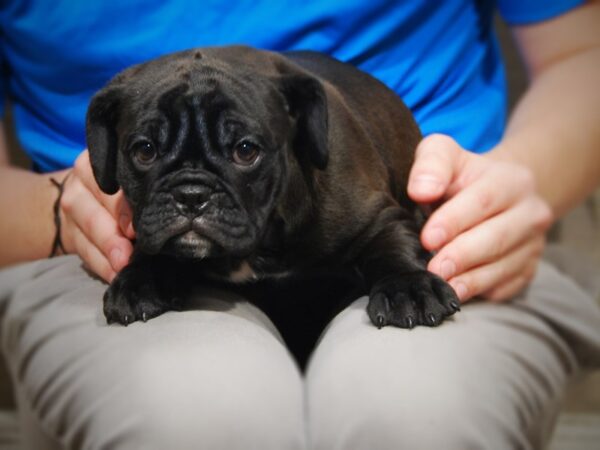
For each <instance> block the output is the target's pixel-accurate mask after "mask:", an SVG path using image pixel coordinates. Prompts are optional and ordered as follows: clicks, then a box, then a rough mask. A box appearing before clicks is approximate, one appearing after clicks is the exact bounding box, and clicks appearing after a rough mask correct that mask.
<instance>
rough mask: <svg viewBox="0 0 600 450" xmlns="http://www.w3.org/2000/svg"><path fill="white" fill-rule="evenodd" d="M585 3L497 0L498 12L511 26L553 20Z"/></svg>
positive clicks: (557, 0)
mask: <svg viewBox="0 0 600 450" xmlns="http://www.w3.org/2000/svg"><path fill="white" fill-rule="evenodd" d="M583 3H585V0H551V1H548V0H497V5H498V10H499V11H500V14H501V15H502V17H503V18H504V20H505V21H506V22H507V23H509V24H510V25H525V24H528V23H535V22H541V21H543V20H547V19H552V18H554V17H556V16H559V15H561V14H563V13H565V12H567V11H570V10H571V9H574V8H575V7H577V6H579V5H581V4H583Z"/></svg>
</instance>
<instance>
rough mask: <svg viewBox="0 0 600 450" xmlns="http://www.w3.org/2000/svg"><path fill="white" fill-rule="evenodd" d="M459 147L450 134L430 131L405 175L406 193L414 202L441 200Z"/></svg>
mask: <svg viewBox="0 0 600 450" xmlns="http://www.w3.org/2000/svg"><path fill="white" fill-rule="evenodd" d="M461 150H462V148H461V147H460V145H458V143H457V142H456V141H455V140H454V139H452V138H451V137H449V136H446V135H443V134H432V135H430V136H427V137H426V138H424V139H423V140H422V141H421V142H420V143H419V145H418V146H417V150H416V153H415V162H414V163H413V166H412V169H411V171H410V175H409V177H408V195H409V197H410V198H411V199H413V200H414V201H415V202H417V203H431V202H435V201H437V200H440V199H441V198H442V196H443V195H444V194H445V193H446V191H447V189H448V186H449V185H450V183H451V182H452V179H453V177H454V174H455V173H456V172H457V169H458V167H459V165H460V162H461V159H462V158H461V154H462V152H461Z"/></svg>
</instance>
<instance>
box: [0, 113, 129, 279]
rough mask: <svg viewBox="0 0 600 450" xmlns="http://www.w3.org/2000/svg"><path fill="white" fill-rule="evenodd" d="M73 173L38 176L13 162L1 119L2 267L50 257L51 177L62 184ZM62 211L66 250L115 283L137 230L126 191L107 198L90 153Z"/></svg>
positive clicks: (68, 186)
mask: <svg viewBox="0 0 600 450" xmlns="http://www.w3.org/2000/svg"><path fill="white" fill-rule="evenodd" d="M67 173H69V171H68V170H63V171H59V172H53V173H48V174H36V173H32V172H29V171H27V170H23V169H18V168H15V167H12V166H10V165H9V158H8V150H7V144H6V140H5V136H4V129H3V127H2V123H1V122H0V214H1V217H2V218H1V219H0V248H1V249H2V250H1V251H0V267H3V266H7V265H10V264H15V263H19V262H24V261H31V260H35V259H40V258H46V257H48V256H49V255H50V251H51V249H52V243H53V241H54V236H55V233H56V228H55V226H54V213H53V205H54V202H55V201H56V199H57V196H58V190H57V189H56V187H54V186H53V185H52V183H51V182H50V178H51V177H52V178H55V179H56V180H57V181H59V182H60V181H62V180H63V179H64V178H65V176H66V175H67ZM60 214H61V222H62V227H61V231H62V232H61V237H62V241H63V245H64V247H65V249H66V251H67V252H68V253H77V254H79V256H81V258H82V259H83V260H84V262H85V263H86V264H87V265H88V266H89V267H90V269H91V270H92V271H93V272H95V273H96V274H98V275H99V276H101V277H102V278H104V279H105V280H108V281H110V280H111V279H112V278H113V277H114V276H115V274H116V272H118V271H119V270H120V269H121V268H122V267H123V266H124V265H125V264H126V263H127V261H128V259H129V256H130V254H131V251H132V245H131V242H130V241H129V240H128V238H132V237H133V229H132V228H131V219H130V213H129V209H128V207H127V205H126V203H125V201H124V198H123V195H122V193H118V194H116V195H114V196H107V195H104V194H103V193H101V192H100V190H99V189H98V186H97V185H96V182H95V180H94V178H93V176H92V171H91V167H90V164H89V159H88V154H87V151H85V152H83V153H82V154H81V156H80V157H79V158H78V159H77V162H76V163H75V167H74V168H73V170H72V171H71V174H70V175H69V179H68V180H67V183H66V184H65V191H64V194H63V197H62V202H61V210H60ZM122 216H124V217H122ZM123 230H125V231H123Z"/></svg>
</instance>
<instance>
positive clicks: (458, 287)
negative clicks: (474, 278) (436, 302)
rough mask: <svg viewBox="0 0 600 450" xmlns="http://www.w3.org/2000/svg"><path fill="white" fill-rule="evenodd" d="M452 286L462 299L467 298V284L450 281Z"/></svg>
mask: <svg viewBox="0 0 600 450" xmlns="http://www.w3.org/2000/svg"><path fill="white" fill-rule="evenodd" d="M450 286H452V288H453V289H454V292H456V295H457V296H458V298H459V299H460V300H465V298H466V296H467V286H465V284H464V283H461V282H453V283H450Z"/></svg>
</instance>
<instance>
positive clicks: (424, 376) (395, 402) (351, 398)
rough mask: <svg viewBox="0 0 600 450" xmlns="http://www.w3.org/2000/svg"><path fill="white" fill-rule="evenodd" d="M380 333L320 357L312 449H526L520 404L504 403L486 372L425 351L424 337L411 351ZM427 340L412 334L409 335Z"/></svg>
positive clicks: (449, 354) (313, 385)
mask: <svg viewBox="0 0 600 450" xmlns="http://www.w3.org/2000/svg"><path fill="white" fill-rule="evenodd" d="M377 332H378V331H377V330H375V331H374V332H373V333H369V336H371V335H372V336H374V337H373V339H368V338H365V337H364V336H363V338H362V339H361V341H360V342H359V340H358V339H356V340H353V339H348V340H347V341H345V342H337V348H336V350H335V351H329V350H328V349H327V347H322V348H321V351H320V352H317V353H316V355H315V358H314V359H313V361H312V364H311V365H310V367H309V372H308V377H307V398H308V417H309V435H310V440H311V442H312V445H313V448H314V449H315V450H317V449H318V450H321V449H323V450H325V449H330V448H337V449H348V450H350V449H363V448H377V449H395V448H414V449H429V448H448V449H468V448H477V449H494V448H527V447H529V445H528V444H527V442H526V439H525V436H524V433H523V432H524V428H525V426H524V424H523V423H520V420H522V419H523V418H522V417H519V414H518V408H516V406H515V405H516V404H517V403H518V401H517V400H516V399H514V398H505V397H507V396H506V395H504V394H506V392H505V393H504V394H503V393H502V392H499V390H498V386H494V380H495V378H493V377H489V378H486V376H487V375H489V374H487V375H486V370H485V368H482V370H481V372H480V377H473V374H474V373H477V372H473V371H471V370H469V369H470V368H469V366H468V362H466V361H461V360H460V359H459V358H456V357H455V356H453V355H454V354H455V352H454V353H453V351H452V348H450V347H451V345H448V347H449V348H447V349H444V346H445V344H444V343H443V342H442V343H441V344H440V346H441V347H442V349H441V350H442V351H441V352H437V351H436V352H427V351H422V349H426V346H425V343H426V339H422V340H421V341H422V342H421V341H419V342H421V343H422V344H423V345H416V346H414V345H413V344H414V343H415V342H412V344H409V343H407V342H406V340H408V339H406V340H405V339H396V338H394V339H390V340H389V341H387V339H386V335H383V334H382V333H383V332H385V330H384V331H383V332H379V333H380V335H376V334H375V333H377ZM393 332H394V334H397V335H400V334H403V332H401V331H398V330H393ZM407 333H408V332H407ZM390 334H391V333H390ZM426 334H431V333H430V332H429V331H428V330H423V331H422V332H414V330H413V332H412V335H411V337H412V338H415V336H417V339H419V336H420V335H426ZM395 337H396V336H395ZM407 337H408V334H407ZM413 340H414V339H413ZM365 341H368V342H367V344H365ZM323 343H325V344H326V345H327V342H326V341H323ZM323 343H322V344H321V345H323ZM346 344H348V345H346ZM446 350H447V351H446ZM386 355H387V356H386ZM323 356H326V357H323ZM469 360H471V359H469ZM508 397H511V395H510V393H509V395H508Z"/></svg>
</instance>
